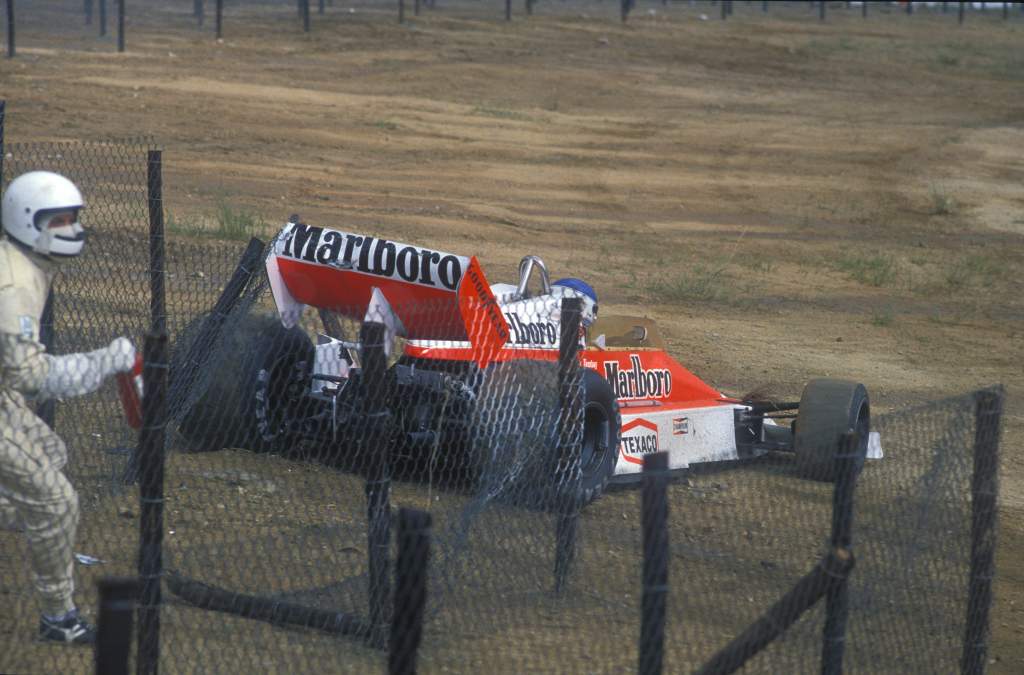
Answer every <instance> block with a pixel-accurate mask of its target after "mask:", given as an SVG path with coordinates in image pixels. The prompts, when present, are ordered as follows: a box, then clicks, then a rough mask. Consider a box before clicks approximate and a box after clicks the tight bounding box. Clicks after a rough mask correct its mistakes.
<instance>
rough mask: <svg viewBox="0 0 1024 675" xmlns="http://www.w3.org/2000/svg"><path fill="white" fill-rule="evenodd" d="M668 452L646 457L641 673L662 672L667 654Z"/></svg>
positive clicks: (642, 513)
mask: <svg viewBox="0 0 1024 675" xmlns="http://www.w3.org/2000/svg"><path fill="white" fill-rule="evenodd" d="M667 474H668V453H667V452H656V453H654V454H651V455H646V456H645V457H644V473H643V492H642V493H641V495H640V504H641V506H640V523H641V524H640V528H641V532H642V535H643V547H644V562H643V589H642V595H641V598H640V612H641V614H640V667H639V668H638V669H637V672H638V673H640V675H658V674H659V673H661V671H662V663H663V660H664V656H665V613H666V607H667V605H668V489H667V488H668V475H667Z"/></svg>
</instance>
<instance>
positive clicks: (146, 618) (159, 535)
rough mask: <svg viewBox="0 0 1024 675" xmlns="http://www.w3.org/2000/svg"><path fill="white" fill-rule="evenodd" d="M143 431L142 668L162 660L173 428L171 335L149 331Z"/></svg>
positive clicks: (149, 673) (145, 674)
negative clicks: (168, 450)
mask: <svg viewBox="0 0 1024 675" xmlns="http://www.w3.org/2000/svg"><path fill="white" fill-rule="evenodd" d="M142 360H143V368H142V391H143V394H142V430H141V432H140V433H139V581H140V584H141V588H140V592H139V637H138V650H137V659H138V666H137V672H138V673H139V674H140V675H156V673H157V669H158V666H159V663H160V602H161V600H160V577H161V576H162V575H163V537H164V447H165V444H164V433H165V430H166V426H167V333H163V332H160V333H149V334H148V335H146V342H145V347H144V349H143V359H142Z"/></svg>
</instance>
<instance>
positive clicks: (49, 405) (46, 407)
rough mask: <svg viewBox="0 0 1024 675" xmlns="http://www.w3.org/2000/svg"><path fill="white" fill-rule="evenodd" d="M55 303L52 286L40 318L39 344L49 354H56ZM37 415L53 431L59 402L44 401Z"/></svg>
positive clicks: (52, 400) (37, 410)
mask: <svg viewBox="0 0 1024 675" xmlns="http://www.w3.org/2000/svg"><path fill="white" fill-rule="evenodd" d="M54 302H55V301H54V295H53V287H52V286H51V287H50V292H49V293H48V294H47V295H46V304H44V305H43V314H42V316H40V317H39V342H40V343H42V345H43V346H44V347H46V352H47V353H48V354H53V353H55V352H56V349H55V345H54V334H53V305H54ZM36 415H38V416H39V419H41V420H42V421H44V422H46V424H47V426H49V427H50V428H51V429H53V428H54V426H53V424H54V422H55V421H56V419H57V401H55V400H54V399H52V398H51V399H48V400H46V401H43V402H42V403H40V404H39V406H38V407H37V408H36Z"/></svg>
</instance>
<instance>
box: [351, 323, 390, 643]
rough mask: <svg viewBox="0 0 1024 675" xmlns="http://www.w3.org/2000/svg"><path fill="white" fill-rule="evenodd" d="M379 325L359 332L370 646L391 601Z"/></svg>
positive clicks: (382, 635) (381, 632) (382, 631)
mask: <svg viewBox="0 0 1024 675" xmlns="http://www.w3.org/2000/svg"><path fill="white" fill-rule="evenodd" d="M386 336H387V331H386V329H385V327H384V324H383V323H378V322H366V323H364V324H363V325H362V328H361V329H360V331H359V345H360V353H361V356H362V374H363V381H364V382H365V387H366V399H365V412H364V415H363V417H362V419H364V420H365V423H366V431H365V433H364V434H363V444H362V448H361V451H362V456H363V458H365V461H366V462H367V465H366V467H367V470H366V518H367V524H368V528H367V537H368V542H367V543H368V561H367V562H368V575H369V587H370V588H369V598H370V607H369V615H370V626H371V630H372V631H373V640H374V641H376V642H379V643H383V642H385V641H386V639H387V627H388V613H389V612H388V609H389V605H390V603H389V601H388V599H389V598H390V597H391V584H390V571H389V570H390V567H391V564H390V560H389V550H390V544H391V475H390V472H391V468H390V463H391V459H390V453H391V450H390V441H389V435H388V429H389V428H390V426H389V424H390V420H389V419H388V412H387V394H388V392H387V379H386V374H387V356H386V354H385V351H384V340H385V339H386Z"/></svg>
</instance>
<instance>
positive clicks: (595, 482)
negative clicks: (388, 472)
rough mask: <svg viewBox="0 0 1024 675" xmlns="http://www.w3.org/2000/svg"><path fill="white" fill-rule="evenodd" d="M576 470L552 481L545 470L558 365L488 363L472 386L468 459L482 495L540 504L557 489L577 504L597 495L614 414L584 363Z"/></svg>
mask: <svg viewBox="0 0 1024 675" xmlns="http://www.w3.org/2000/svg"><path fill="white" fill-rule="evenodd" d="M583 387H584V406H583V420H582V423H583V433H582V438H581V446H582V447H581V455H580V476H579V480H578V481H572V484H571V485H569V486H567V485H559V484H557V480H556V477H555V476H554V475H553V473H554V469H555V463H554V461H553V459H554V458H553V456H552V453H554V452H557V442H558V439H557V429H558V417H559V410H558V406H559V398H558V366H557V365H556V364H554V363H548V362H541V361H527V360H516V361H508V362H506V363H497V364H492V365H490V366H488V367H487V368H486V369H485V370H484V371H483V373H482V376H481V382H480V386H479V387H478V389H477V392H478V395H477V404H476V407H475V409H474V415H473V418H474V419H473V424H472V429H473V434H472V447H471V449H470V461H471V464H472V470H473V472H474V473H475V475H476V478H477V481H476V484H477V486H478V489H479V490H481V491H482V492H483V493H485V495H486V496H487V497H489V498H495V497H499V496H500V497H502V498H504V499H506V500H508V501H512V502H514V503H517V504H520V505H524V506H532V507H541V508H546V507H548V506H550V505H551V504H553V503H554V500H557V499H558V498H560V497H564V496H565V490H567V489H571V490H573V491H574V496H575V497H576V498H577V499H578V501H579V504H580V505H581V506H584V505H586V504H589V503H590V502H592V501H594V500H595V499H597V498H598V497H600V496H601V495H602V494H603V493H604V490H605V488H606V487H607V486H608V481H609V480H610V479H611V476H612V473H613V472H614V471H615V460H616V456H617V453H618V448H619V438H620V429H621V427H622V418H621V415H620V414H619V405H618V402H617V401H616V400H615V396H614V394H613V393H612V389H611V385H609V384H608V382H607V380H605V379H604V378H603V377H601V376H600V375H599V374H598V373H597V372H595V371H593V370H590V369H584V371H583Z"/></svg>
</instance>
